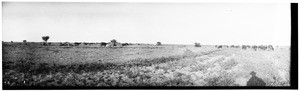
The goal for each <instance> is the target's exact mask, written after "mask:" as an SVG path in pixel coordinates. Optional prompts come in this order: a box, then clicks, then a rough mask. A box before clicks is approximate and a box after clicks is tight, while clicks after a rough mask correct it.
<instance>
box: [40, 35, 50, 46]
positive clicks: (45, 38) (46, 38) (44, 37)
mask: <svg viewBox="0 0 300 91" xmlns="http://www.w3.org/2000/svg"><path fill="white" fill-rule="evenodd" d="M49 38H50V37H49V36H43V37H42V39H43V40H44V41H45V43H44V45H47V41H48V39H49Z"/></svg>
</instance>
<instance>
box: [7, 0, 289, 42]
mask: <svg viewBox="0 0 300 91" xmlns="http://www.w3.org/2000/svg"><path fill="white" fill-rule="evenodd" d="M290 25H291V24H290V3H172V2H166V3H163V2H156V3H155V2H140V3H138V2H4V3H2V27H3V28H2V40H3V41H23V40H27V41H29V42H42V41H43V40H42V36H46V35H47V36H50V39H49V40H48V41H49V42H109V41H110V40H111V39H116V40H117V41H119V42H123V43H125V42H129V43H152V44H155V43H156V42H158V41H159V42H162V43H163V44H194V42H199V43H201V44H208V45H221V44H226V45H242V44H249V45H269V44H272V45H290V43H291V40H290V38H291V37H290V36H291V28H290Z"/></svg>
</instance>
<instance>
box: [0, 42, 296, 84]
mask: <svg viewBox="0 0 300 91" xmlns="http://www.w3.org/2000/svg"><path fill="white" fill-rule="evenodd" d="M2 47H3V49H2V57H3V58H2V59H3V61H2V63H3V76H2V77H3V86H91V87H98V86H246V83H247V81H248V80H249V78H250V77H251V76H250V74H249V73H250V72H251V71H255V72H257V76H258V77H260V78H262V79H263V80H264V81H265V82H266V84H267V86H289V85H290V81H289V79H290V78H289V76H290V50H289V47H276V48H275V50H274V51H269V50H257V51H254V50H252V49H247V50H243V49H241V48H221V49H218V48H216V47H214V45H211V46H210V45H206V46H205V45H204V46H202V47H194V46H192V45H186V46H184V45H162V46H155V45H130V46H125V47H122V48H105V47H100V46H83V45H82V46H57V45H51V46H42V45H40V44H38V43H37V44H35V43H32V44H29V45H24V44H22V43H3V44H2Z"/></svg>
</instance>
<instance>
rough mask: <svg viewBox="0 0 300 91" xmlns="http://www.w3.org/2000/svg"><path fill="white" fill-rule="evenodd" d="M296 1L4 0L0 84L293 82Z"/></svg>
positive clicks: (274, 84) (276, 84)
mask: <svg viewBox="0 0 300 91" xmlns="http://www.w3.org/2000/svg"><path fill="white" fill-rule="evenodd" d="M290 13H291V11H290V3H200V2H198V3H190V2H185V3H183V2H181V3H180V2H179V3H178V2H177V3H174V2H2V26H3V28H2V84H3V85H2V86H3V88H4V89H5V88H14V87H23V88H26V87H31V88H35V87H36V88H40V87H74V88H75V87H112V88H113V87H143V86H147V87H157V86H159V87H191V86H194V87H219V86H225V87H248V86H256V87H257V86H261V87H289V86H291V84H290V83H291V82H290V74H291V73H290V70H291V47H290V46H291V19H290V16H291V14H290Z"/></svg>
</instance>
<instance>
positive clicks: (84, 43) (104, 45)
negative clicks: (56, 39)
mask: <svg viewBox="0 0 300 91" xmlns="http://www.w3.org/2000/svg"><path fill="white" fill-rule="evenodd" d="M95 44H99V45H100V46H101V47H114V46H118V45H121V46H128V45H132V44H131V43H111V42H108V43H106V42H100V43H88V42H74V43H70V42H60V45H59V46H79V45H86V46H88V45H95Z"/></svg>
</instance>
